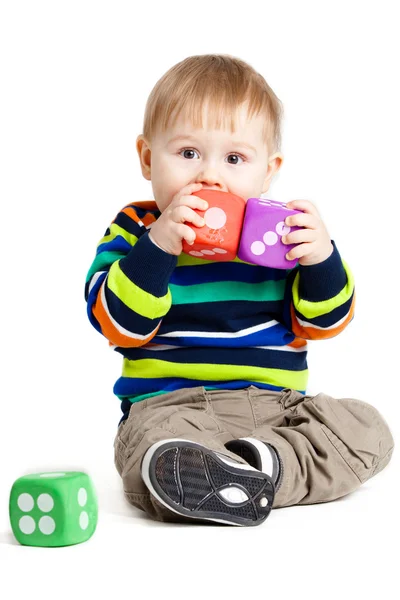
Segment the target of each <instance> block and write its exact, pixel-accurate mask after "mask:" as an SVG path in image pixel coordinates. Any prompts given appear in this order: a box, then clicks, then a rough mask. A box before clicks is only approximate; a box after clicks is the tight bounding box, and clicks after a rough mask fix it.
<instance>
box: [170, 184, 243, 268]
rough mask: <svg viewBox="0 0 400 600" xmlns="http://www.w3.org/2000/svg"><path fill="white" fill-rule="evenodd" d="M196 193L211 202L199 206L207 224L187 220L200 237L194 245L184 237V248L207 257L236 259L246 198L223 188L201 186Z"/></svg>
mask: <svg viewBox="0 0 400 600" xmlns="http://www.w3.org/2000/svg"><path fill="white" fill-rule="evenodd" d="M193 196H199V198H202V199H203V200H206V201H207V202H208V208H207V209H206V210H205V211H203V210H197V209H196V212H197V213H198V214H199V215H200V216H201V217H203V218H204V220H205V225H204V226H203V227H196V226H194V225H192V224H191V223H187V225H189V226H190V227H192V228H193V229H194V231H195V232H196V240H195V242H194V244H193V245H192V246H190V245H189V244H188V243H187V242H186V241H185V240H183V244H182V248H183V252H186V254H189V255H190V256H196V257H198V258H205V259H207V260H217V261H229V260H233V259H234V258H235V257H236V254H237V249H238V246H239V240H240V231H241V227H242V223H243V216H244V211H245V208H246V203H245V201H244V199H243V198H241V197H240V196H236V195H235V194H229V193H227V192H220V191H219V190H199V191H198V192H194V193H193Z"/></svg>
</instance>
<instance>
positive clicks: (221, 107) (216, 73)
mask: <svg viewBox="0 0 400 600" xmlns="http://www.w3.org/2000/svg"><path fill="white" fill-rule="evenodd" d="M207 102H209V104H208V108H209V111H210V116H211V120H210V122H209V123H208V125H209V126H210V127H214V128H216V129H220V128H221V124H222V126H223V127H226V126H227V119H229V117H230V128H231V131H232V132H233V131H234V118H235V113H236V111H237V110H238V108H239V106H240V105H241V104H242V103H244V102H248V103H249V104H248V117H249V119H251V118H252V117H253V116H254V115H255V116H257V115H258V114H260V115H262V116H264V117H265V125H264V127H263V132H262V135H263V139H264V141H265V143H266V144H267V147H268V150H269V151H270V152H276V151H279V150H280V146H281V120H282V116H283V105H282V103H281V101H280V100H279V98H278V97H277V96H276V95H275V94H274V92H273V91H272V89H271V88H270V86H269V85H268V84H267V82H266V81H265V79H264V78H263V77H262V76H261V75H260V74H259V73H257V71H255V69H253V67H251V66H250V65H249V64H247V63H246V62H244V61H243V60H241V59H239V58H235V57H233V56H230V55H227V54H203V55H198V56H190V57H188V58H186V59H184V60H182V61H181V62H179V63H178V64H176V65H174V66H173V67H171V68H170V69H169V70H168V71H167V72H166V73H165V74H164V75H163V76H162V77H161V79H159V80H158V81H157V83H156V85H155V86H154V88H153V89H152V91H151V93H150V96H149V98H148V100H147V103H146V109H145V114H144V123H143V135H144V137H145V138H146V139H147V140H149V141H151V139H152V138H153V136H154V135H155V134H156V133H157V131H159V130H161V131H163V132H164V131H166V129H167V128H168V126H169V125H170V121H171V118H172V115H173V113H175V114H174V118H173V121H172V123H171V125H173V124H174V122H175V120H176V118H177V117H178V116H179V114H180V113H181V111H182V110H183V113H184V116H186V117H188V118H189V119H190V120H191V122H192V123H193V126H194V127H195V128H201V127H203V122H202V111H203V108H204V105H205V104H206V103H207Z"/></svg>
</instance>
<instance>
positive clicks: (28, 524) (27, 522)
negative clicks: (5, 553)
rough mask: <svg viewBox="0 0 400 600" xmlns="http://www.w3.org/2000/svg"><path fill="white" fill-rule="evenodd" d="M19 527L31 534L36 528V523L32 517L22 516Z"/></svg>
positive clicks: (26, 533)
mask: <svg viewBox="0 0 400 600" xmlns="http://www.w3.org/2000/svg"><path fill="white" fill-rule="evenodd" d="M19 528H20V530H21V531H22V533H25V535H30V534H31V533H33V532H34V531H35V529H36V523H35V521H34V520H33V519H32V517H22V518H21V519H20V520H19Z"/></svg>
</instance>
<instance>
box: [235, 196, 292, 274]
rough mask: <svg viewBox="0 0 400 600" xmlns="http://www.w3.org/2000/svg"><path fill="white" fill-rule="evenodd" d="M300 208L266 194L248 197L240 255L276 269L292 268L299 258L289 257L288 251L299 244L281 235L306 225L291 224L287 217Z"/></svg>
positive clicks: (248, 260) (243, 258)
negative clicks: (271, 198)
mask: <svg viewBox="0 0 400 600" xmlns="http://www.w3.org/2000/svg"><path fill="white" fill-rule="evenodd" d="M299 212H301V211H299V210H294V209H288V208H286V204H285V203H283V202H278V201H276V200H267V199H264V198H249V199H248V200H247V204H246V212H245V216H244V222H243V228H242V235H241V239H240V246H239V251H238V257H239V258H240V259H241V260H243V261H246V262H250V263H255V264H258V265H262V266H264V267H272V268H274V269H290V268H292V267H294V266H295V265H296V264H297V262H298V259H293V260H287V258H286V256H285V255H286V254H287V253H288V252H289V251H290V250H291V248H294V246H296V244H284V243H283V242H282V236H283V235H287V234H288V233H289V232H290V231H295V230H296V229H303V228H302V227H297V226H293V227H289V226H288V225H286V224H285V219H286V218H287V217H288V216H289V215H294V214H297V213H299Z"/></svg>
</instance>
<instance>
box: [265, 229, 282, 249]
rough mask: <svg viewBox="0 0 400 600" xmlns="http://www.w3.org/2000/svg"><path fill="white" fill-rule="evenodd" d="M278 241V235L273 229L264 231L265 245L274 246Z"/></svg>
mask: <svg viewBox="0 0 400 600" xmlns="http://www.w3.org/2000/svg"><path fill="white" fill-rule="evenodd" d="M277 241H278V236H277V235H276V233H275V231H266V232H265V233H264V235H263V242H264V244H266V245H267V246H274V245H275V244H276V242H277Z"/></svg>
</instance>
